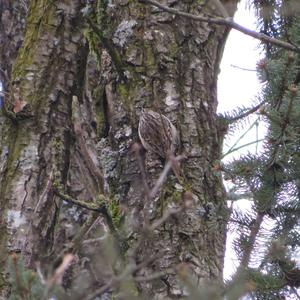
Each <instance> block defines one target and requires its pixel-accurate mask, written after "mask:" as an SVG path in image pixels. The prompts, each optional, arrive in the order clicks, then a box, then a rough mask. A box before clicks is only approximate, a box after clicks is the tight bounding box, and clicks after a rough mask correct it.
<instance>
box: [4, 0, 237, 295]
mask: <svg viewBox="0 0 300 300" xmlns="http://www.w3.org/2000/svg"><path fill="white" fill-rule="evenodd" d="M224 2H225V1H224ZM236 2H237V1H235V0H234V1H231V2H230V1H227V2H226V3H225V4H228V3H229V4H231V9H230V14H231V15H232V14H233V12H234V10H235V8H236ZM162 3H164V4H166V5H172V6H173V7H175V8H176V9H179V10H182V11H186V12H189V13H193V14H199V15H201V14H203V13H208V12H210V13H214V12H213V11H211V8H210V10H209V11H207V8H205V7H200V6H199V4H197V1H179V2H174V1H162ZM82 8H83V7H81V5H80V1H79V0H76V1H71V0H66V1H64V2H61V1H54V2H51V3H49V2H48V1H44V0H35V1H34V0H32V1H31V3H30V10H29V13H28V18H27V26H26V34H25V38H24V43H23V46H22V48H21V50H20V52H19V54H18V57H17V59H16V61H15V63H14V67H13V79H14V80H15V84H14V85H11V87H10V92H11V93H10V98H9V99H8V102H11V105H9V103H7V109H6V112H5V115H7V119H6V122H5V125H3V126H2V135H3V137H4V138H3V140H2V142H1V146H2V153H1V166H2V169H1V208H2V209H1V229H0V230H1V234H0V241H1V242H0V253H2V256H1V263H0V265H5V264H4V262H5V260H6V258H7V255H8V254H9V253H10V252H21V253H22V255H23V256H24V257H25V260H26V263H27V264H28V265H31V266H33V263H34V262H36V261H37V260H39V261H42V262H44V265H45V266H46V265H51V264H52V263H49V261H47V260H48V259H49V258H53V259H56V258H57V257H58V256H59V255H60V253H61V252H62V249H63V243H66V242H67V240H68V239H72V237H73V236H74V235H75V233H76V231H78V230H79V228H78V225H76V223H82V222H83V219H85V218H86V214H83V213H81V211H80V210H79V211H80V213H79V214H77V212H78V210H76V213H74V207H72V206H70V205H67V204H66V203H63V202H62V201H61V200H60V198H59V197H58V196H56V193H55V189H54V186H55V185H59V186H63V187H64V189H65V191H67V192H68V194H70V195H72V196H73V197H76V198H78V199H84V200H91V199H96V197H97V196H98V195H99V194H104V195H105V197H106V199H110V200H109V202H110V203H107V206H108V207H109V213H110V215H111V216H112V219H113V220H112V221H113V222H114V226H115V227H117V228H116V229H117V230H118V232H119V234H120V235H122V237H123V238H125V237H130V242H129V247H133V245H135V243H134V242H133V241H136V240H138V241H139V245H138V247H137V249H136V253H135V254H136V255H135V257H134V259H135V260H136V262H137V263H139V262H141V261H147V259H149V258H151V257H153V256H155V254H157V258H156V259H155V260H153V261H151V259H150V262H149V264H147V265H145V267H143V268H141V269H139V270H138V271H137V273H136V275H138V276H143V277H144V278H146V277H150V276H151V274H153V273H155V274H156V273H157V272H162V271H165V272H166V273H168V275H166V276H162V277H158V279H155V280H149V281H145V282H143V283H138V284H137V288H138V290H139V291H141V292H142V293H143V294H145V295H148V297H152V298H155V299H167V298H171V297H174V296H183V295H184V294H185V293H186V291H185V290H184V289H182V288H181V284H180V282H179V281H178V276H177V274H176V273H179V274H181V275H182V274H183V273H184V274H185V271H184V272H183V271H182V270H183V269H184V270H187V273H188V274H191V275H192V277H193V278H194V279H195V282H196V283H197V285H199V284H200V285H202V284H205V283H206V282H208V281H214V282H217V283H221V282H222V269H223V260H224V253H225V239H226V223H227V210H226V203H225V194H224V188H223V186H222V180H221V174H220V173H219V172H218V171H217V168H216V167H215V166H216V165H217V164H218V160H219V159H220V157H221V149H222V138H223V134H222V128H220V126H219V121H218V117H217V115H216V108H217V75H218V72H219V64H220V59H221V56H222V52H223V47H224V43H225V40H226V37H227V34H228V29H226V28H224V27H220V26H216V25H212V24H206V23H196V22H194V21H192V20H189V19H186V18H183V17H178V16H174V15H171V14H169V13H166V12H161V10H159V9H157V8H154V7H153V6H149V5H146V4H145V3H142V2H141V3H139V2H138V1H113V3H112V2H106V1H98V3H97V5H95V7H93V13H91V14H92V15H91V17H89V16H88V19H89V22H88V23H89V25H90V26H91V28H90V29H89V30H88V31H86V32H85V36H86V38H87V40H88V41H89V49H90V53H89V51H88V47H87V46H86V43H85V39H84V37H83V32H84V22H83V15H82V13H81V9H82ZM94 11H96V12H95V13H94ZM97 66H98V67H99V69H97V68H96V67H97ZM142 107H148V108H151V109H152V110H155V111H158V112H161V113H163V114H165V115H166V116H167V117H168V118H169V119H170V120H171V121H172V122H173V124H174V125H175V126H176V127H177V129H178V131H179V134H180V149H179V151H178V153H181V154H184V155H185V157H186V158H185V159H184V161H182V163H181V168H182V172H181V173H182V174H183V178H184V179H182V180H181V182H178V180H177V179H176V178H175V177H174V176H172V175H169V177H168V181H167V182H166V183H165V184H164V185H163V187H162V188H161V189H160V190H159V192H158V193H157V194H156V195H155V197H154V199H151V203H147V200H145V198H147V197H146V196H147V195H145V193H146V191H145V190H144V188H143V187H144V186H145V182H144V180H143V176H141V167H140V164H139V154H137V151H136V150H135V149H136V148H135V147H132V145H133V144H134V143H135V142H137V141H138V137H137V127H138V120H139V112H140V110H141V108H142ZM4 149H5V150H4ZM145 163H146V174H147V182H148V184H149V187H150V188H151V187H153V186H154V185H155V183H156V182H157V179H158V177H159V174H160V173H161V171H162V167H163V166H162V164H161V162H160V160H159V159H157V158H156V157H153V155H151V153H146V157H145ZM102 174H103V175H102ZM103 179H104V182H103ZM148 200H149V199H148ZM184 202H185V204H184ZM187 202H188V203H190V202H192V204H187ZM170 207H173V208H174V207H177V208H181V207H184V209H183V210H182V211H180V212H179V213H177V214H176V215H172V216H171V217H169V218H167V219H166V220H165V222H164V224H163V225H162V226H159V227H156V228H155V230H154V231H153V232H151V234H150V235H149V236H147V238H145V233H143V232H142V230H139V228H141V227H142V226H144V225H145V215H148V217H149V219H150V220H149V221H150V223H151V224H153V223H154V222H155V220H158V219H160V218H161V217H162V214H163V212H164V211H166V210H168V208H170ZM78 216H79V217H78ZM124 218H125V221H124V220H123V219H124ZM4 220H6V221H4ZM93 220H94V219H93ZM121 221H122V222H121ZM86 222H90V221H86ZM71 224H72V225H71ZM70 227H71V231H72V233H68V230H69V229H70ZM93 228H94V227H93ZM92 234H93V235H94V236H95V235H96V236H97V234H96V233H95V232H93V233H92ZM141 235H143V236H144V238H142V239H141V238H140V236H141ZM88 236H89V235H88V234H87V235H86V238H87V237H88ZM162 250H164V251H162ZM82 251H83V252H81V253H80V254H79V257H80V258H83V256H88V255H91V257H93V258H92V259H91V262H90V265H89V270H92V271H93V272H90V273H91V275H90V278H93V279H90V280H91V282H94V283H95V282H96V284H98V285H101V284H103V283H105V276H109V274H110V273H109V272H108V273H106V275H103V274H101V276H102V277H101V278H100V279H99V276H95V273H97V272H100V270H99V268H101V267H99V266H98V265H99V261H97V260H101V261H102V259H103V258H101V257H100V258H99V252H98V249H97V248H96V249H95V248H94V249H93V250H92V252H93V254H91V253H89V254H87V253H86V252H84V251H86V250H82ZM83 253H84V254H83ZM96 254H97V255H98V256H96ZM125 256H126V254H125ZM103 264H104V262H103ZM106 264H107V262H106ZM179 266H183V268H179ZM185 266H186V267H187V269H186V268H185ZM95 270H96V271H95ZM168 270H172V272H169V271H168ZM0 273H1V274H4V272H3V271H2V270H1V272H0ZM98 275H99V273H98ZM182 276H183V275H182ZM182 276H181V280H183V277H184V276H183V277H182ZM74 277H75V278H73V280H74V282H75V279H76V276H74ZM4 279H5V278H2V280H0V282H1V281H2V282H4V281H5V280H4ZM91 284H92V283H90V285H89V286H91ZM73 286H74V284H73ZM89 289H90V288H89Z"/></svg>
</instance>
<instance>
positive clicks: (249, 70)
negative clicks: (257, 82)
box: [230, 64, 257, 72]
mask: <svg viewBox="0 0 300 300" xmlns="http://www.w3.org/2000/svg"><path fill="white" fill-rule="evenodd" d="M230 67H233V68H236V69H239V70H242V71H248V72H257V70H256V69H248V68H243V67H240V66H237V65H234V64H231V65H230Z"/></svg>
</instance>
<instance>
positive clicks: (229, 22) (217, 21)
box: [140, 0, 300, 53]
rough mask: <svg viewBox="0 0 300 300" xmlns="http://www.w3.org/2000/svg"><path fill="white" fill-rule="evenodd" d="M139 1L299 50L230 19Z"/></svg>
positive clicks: (295, 50) (288, 48) (282, 46)
mask: <svg viewBox="0 0 300 300" xmlns="http://www.w3.org/2000/svg"><path fill="white" fill-rule="evenodd" d="M140 1H141V2H145V3H149V4H152V5H153V6H156V7H158V8H160V9H162V10H164V11H167V12H169V13H171V14H174V15H178V16H181V17H185V18H188V19H191V20H194V21H197V22H204V23H209V24H216V25H221V26H226V27H229V28H233V29H235V30H237V31H240V32H242V33H244V34H246V35H248V36H251V37H253V38H255V39H257V40H260V41H262V42H264V43H266V44H273V45H276V46H279V47H281V48H284V49H287V50H291V51H294V52H297V53H300V48H299V47H297V46H294V45H292V44H290V43H287V42H284V41H281V40H278V39H275V38H272V37H270V36H267V35H266V34H263V33H259V32H256V31H254V30H250V29H248V28H245V27H243V26H241V25H240V24H238V23H236V22H234V21H233V20H232V18H226V19H225V18H220V17H215V18H211V17H204V16H196V15H193V14H189V13H186V12H183V11H179V10H177V9H174V8H171V7H168V6H165V5H163V4H160V3H159V2H156V1H154V0H140Z"/></svg>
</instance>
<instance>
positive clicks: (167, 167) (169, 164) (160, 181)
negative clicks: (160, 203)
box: [150, 155, 185, 199]
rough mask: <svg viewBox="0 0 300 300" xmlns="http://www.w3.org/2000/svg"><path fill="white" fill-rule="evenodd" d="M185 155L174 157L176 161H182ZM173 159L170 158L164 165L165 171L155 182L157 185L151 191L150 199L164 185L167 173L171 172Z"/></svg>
mask: <svg viewBox="0 0 300 300" xmlns="http://www.w3.org/2000/svg"><path fill="white" fill-rule="evenodd" d="M184 158H185V156H183V155H178V156H176V157H174V160H176V161H180V160H182V159H184ZM172 164H173V163H172V161H170V160H168V161H167V163H166V164H165V166H164V169H163V171H162V172H161V174H160V176H159V178H158V180H157V181H156V183H155V186H154V187H153V188H152V190H151V192H150V199H153V198H154V197H155V195H156V193H157V192H158V190H159V189H160V187H161V186H162V185H163V183H164V182H165V181H166V178H167V175H168V173H169V171H170V170H171V168H172Z"/></svg>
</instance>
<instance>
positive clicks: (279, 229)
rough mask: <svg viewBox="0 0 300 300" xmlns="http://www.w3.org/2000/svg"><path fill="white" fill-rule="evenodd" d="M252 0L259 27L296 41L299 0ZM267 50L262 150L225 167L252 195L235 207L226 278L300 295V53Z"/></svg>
mask: <svg viewBox="0 0 300 300" xmlns="http://www.w3.org/2000/svg"><path fill="white" fill-rule="evenodd" d="M252 5H253V6H254V7H255V9H256V12H257V16H258V19H259V28H260V31H261V32H263V33H265V34H267V35H269V36H271V37H275V38H278V39H280V40H284V41H287V42H290V43H293V44H295V45H296V44H297V45H299V40H300V17H299V9H300V7H299V3H298V2H297V1H293V0H281V1H279V0H253V1H252ZM265 53H266V56H265V58H264V59H263V60H261V61H260V62H259V63H258V66H257V67H258V72H259V78H260V80H261V81H262V82H264V88H263V91H262V94H261V96H260V97H261V99H262V100H261V102H262V103H263V105H262V106H261V107H260V108H259V114H260V115H261V117H262V119H263V120H264V121H265V122H266V123H267V124H268V133H267V136H266V138H265V142H264V148H263V153H262V154H261V155H260V156H254V155H248V156H243V157H241V158H239V159H237V160H234V161H232V162H230V163H229V164H227V165H226V166H225V167H224V169H225V173H226V178H227V179H230V180H231V182H232V183H233V184H234V185H235V186H236V187H235V189H236V190H238V191H243V192H248V193H249V192H250V193H251V195H252V196H251V198H250V199H249V200H250V201H251V202H252V209H251V211H250V212H246V213H241V212H240V211H233V212H232V215H231V222H230V224H231V225H229V227H230V228H231V226H232V227H233V230H235V231H238V232H239V237H238V238H237V239H236V241H235V242H234V249H235V251H236V252H237V257H238V258H239V260H240V267H239V268H238V270H237V274H236V275H235V276H234V277H233V279H232V281H231V282H230V283H229V284H231V285H232V284H233V283H234V282H237V277H238V275H239V274H242V272H246V274H247V275H246V276H245V281H246V282H248V283H249V282H251V283H252V284H253V286H254V287H253V289H252V291H251V292H249V293H248V296H249V297H251V298H252V299H299V297H300V296H299V291H297V289H298V288H299V286H300V262H299V250H300V239H299V237H300V236H299V235H300V234H299V229H300V228H299V219H300V218H299V217H300V210H299V191H300V181H299V175H300V174H299V172H300V171H299V170H300V164H299V163H300V158H299V157H300V154H299V147H300V93H299V83H300V70H299V67H300V56H299V54H296V53H291V52H289V51H287V50H284V49H282V48H278V47H276V46H274V45H271V44H268V45H265ZM237 228H238V230H237ZM297 253H298V257H297Z"/></svg>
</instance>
